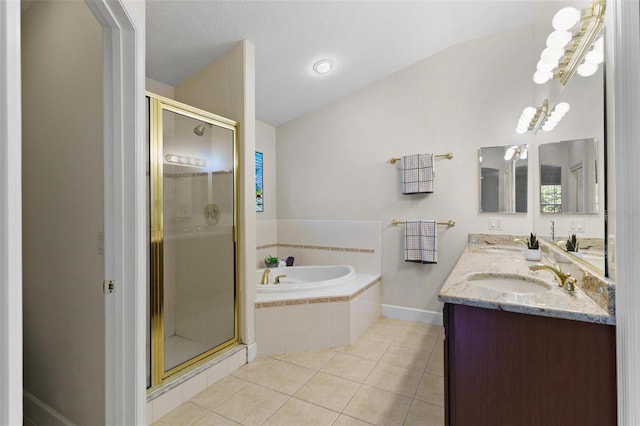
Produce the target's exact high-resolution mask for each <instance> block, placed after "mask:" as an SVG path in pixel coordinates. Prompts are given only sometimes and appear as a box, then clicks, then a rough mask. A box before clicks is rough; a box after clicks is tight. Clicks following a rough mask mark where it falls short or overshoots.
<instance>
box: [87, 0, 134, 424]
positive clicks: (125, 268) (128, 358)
mask: <svg viewBox="0 0 640 426" xmlns="http://www.w3.org/2000/svg"><path fill="white" fill-rule="evenodd" d="M85 1H86V3H87V5H88V6H89V8H90V9H91V11H92V12H93V14H94V15H95V17H96V19H97V20H98V22H100V24H101V25H102V39H103V64H104V65H103V67H104V75H103V81H104V83H103V89H104V119H103V123H104V174H105V175H104V193H105V200H104V201H105V203H104V206H105V211H104V219H105V222H104V262H105V280H113V282H114V283H115V289H114V292H113V293H111V294H106V295H105V305H104V306H105V423H106V424H108V425H110V424H146V423H145V422H146V420H145V417H146V398H145V396H146V394H145V388H146V376H145V327H144V324H145V316H146V303H145V300H146V292H145V290H146V289H145V282H146V276H147V270H146V265H147V246H146V241H147V238H146V229H147V219H146V211H147V208H146V199H147V198H146V197H147V195H146V194H147V193H146V187H145V176H144V173H145V170H146V168H145V163H146V160H145V155H144V152H145V151H144V149H143V147H144V143H145V142H144V122H145V120H144V93H145V65H144V64H145V41H144V37H145V5H144V2H140V1H135V0H85Z"/></svg>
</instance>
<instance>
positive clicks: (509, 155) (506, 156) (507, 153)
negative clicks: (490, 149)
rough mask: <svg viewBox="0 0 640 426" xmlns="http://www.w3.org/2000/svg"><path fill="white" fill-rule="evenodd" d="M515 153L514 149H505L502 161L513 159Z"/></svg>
mask: <svg viewBox="0 0 640 426" xmlns="http://www.w3.org/2000/svg"><path fill="white" fill-rule="evenodd" d="M515 153H516V150H515V148H514V147H512V146H510V147H509V148H507V150H506V151H505V153H504V159H505V161H509V160H511V159H512V158H513V155H514V154H515Z"/></svg>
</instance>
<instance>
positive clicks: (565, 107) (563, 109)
mask: <svg viewBox="0 0 640 426" xmlns="http://www.w3.org/2000/svg"><path fill="white" fill-rule="evenodd" d="M569 108H571V106H570V105H569V104H568V103H567V102H560V103H559V104H557V105H556V106H555V108H554V110H555V111H556V112H557V113H559V114H561V115H560V116H564V115H565V114H566V113H567V111H569Z"/></svg>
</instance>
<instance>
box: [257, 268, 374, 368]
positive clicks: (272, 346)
mask: <svg viewBox="0 0 640 426" xmlns="http://www.w3.org/2000/svg"><path fill="white" fill-rule="evenodd" d="M380 293H381V278H380V276H376V275H371V274H356V280H354V282H353V283H350V284H349V285H345V286H342V287H341V288H337V289H335V288H330V289H324V291H323V292H322V293H320V292H318V293H317V294H314V293H310V292H307V293H304V294H303V297H300V295H297V296H296V295H295V293H289V294H288V293H269V294H258V295H257V300H256V311H255V323H256V343H257V347H258V355H259V356H266V355H273V354H281V353H291V352H301V351H307V350H316V349H323V348H330V347H337V346H344V345H348V344H350V343H352V342H354V341H355V340H356V339H357V338H358V337H359V336H360V335H361V334H362V333H363V332H364V331H365V330H366V329H367V328H369V326H370V325H371V324H373V323H374V322H375V321H376V320H377V319H378V318H379V317H380V311H381V302H380V297H381V296H380Z"/></svg>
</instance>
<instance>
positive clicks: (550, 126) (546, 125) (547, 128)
mask: <svg viewBox="0 0 640 426" xmlns="http://www.w3.org/2000/svg"><path fill="white" fill-rule="evenodd" d="M556 124H558V123H557V122H556V121H547V122H546V123H544V126H542V130H544V131H545V132H548V131H550V130H553V128H554V127H556Z"/></svg>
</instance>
